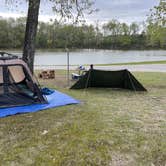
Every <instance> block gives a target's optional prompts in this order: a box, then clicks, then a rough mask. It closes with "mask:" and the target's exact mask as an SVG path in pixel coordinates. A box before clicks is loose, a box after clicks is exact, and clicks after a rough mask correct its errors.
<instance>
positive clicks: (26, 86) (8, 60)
mask: <svg viewBox="0 0 166 166" xmlns="http://www.w3.org/2000/svg"><path fill="white" fill-rule="evenodd" d="M35 103H47V100H46V99H45V97H43V95H42V93H41V89H40V87H39V85H38V84H37V81H36V80H35V79H34V77H33V76H32V73H31V72H30V70H29V68H28V66H27V64H26V63H25V62H24V61H23V60H22V59H19V58H18V57H17V56H14V55H11V54H8V53H5V52H0V108H5V107H14V106H22V105H30V104H35Z"/></svg>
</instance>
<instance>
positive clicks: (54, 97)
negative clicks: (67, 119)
mask: <svg viewBox="0 0 166 166" xmlns="http://www.w3.org/2000/svg"><path fill="white" fill-rule="evenodd" d="M51 91H52V90H51ZM46 99H47V101H48V103H47V104H32V105H26V106H20V107H12V108H0V117H1V118H2V117H6V116H10V115H15V114H21V113H28V112H36V111H41V110H46V109H49V108H54V107H59V106H64V105H69V104H79V103H80V102H79V101H78V100H76V99H74V98H72V97H70V96H68V95H66V94H64V93H61V92H58V91H54V92H53V93H52V94H51V95H46Z"/></svg>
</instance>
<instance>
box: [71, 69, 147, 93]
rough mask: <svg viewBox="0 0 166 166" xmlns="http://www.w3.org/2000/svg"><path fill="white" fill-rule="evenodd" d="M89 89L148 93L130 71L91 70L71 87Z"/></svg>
mask: <svg viewBox="0 0 166 166" xmlns="http://www.w3.org/2000/svg"><path fill="white" fill-rule="evenodd" d="M89 87H96V88H97V87H102V88H122V89H129V90H133V91H146V89H145V88H144V87H143V85H141V83H140V82H139V81H138V80H137V79H136V78H135V77H134V76H133V75H132V74H131V73H130V72H129V71H128V70H120V71H104V70H95V69H90V70H89V71H88V72H87V73H86V74H85V75H83V76H82V77H81V78H80V79H79V80H78V81H77V82H76V83H75V84H74V85H73V86H72V87H71V89H84V88H89Z"/></svg>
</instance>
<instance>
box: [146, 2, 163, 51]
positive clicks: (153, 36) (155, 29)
mask: <svg viewBox="0 0 166 166" xmlns="http://www.w3.org/2000/svg"><path fill="white" fill-rule="evenodd" d="M147 22H148V26H147V42H148V43H149V44H150V45H151V46H155V47H157V48H159V47H161V48H165V47H166V37H165V36H166V0H160V2H159V5H158V6H155V7H154V9H152V10H151V15H150V16H149V17H148V20H147Z"/></svg>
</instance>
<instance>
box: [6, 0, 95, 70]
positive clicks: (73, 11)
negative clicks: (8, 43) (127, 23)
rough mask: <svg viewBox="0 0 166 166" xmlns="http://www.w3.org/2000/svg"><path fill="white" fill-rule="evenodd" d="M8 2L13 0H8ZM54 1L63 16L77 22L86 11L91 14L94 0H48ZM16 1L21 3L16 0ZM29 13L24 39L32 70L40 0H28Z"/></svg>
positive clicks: (25, 59) (55, 8) (55, 9)
mask: <svg viewBox="0 0 166 166" xmlns="http://www.w3.org/2000/svg"><path fill="white" fill-rule="evenodd" d="M6 1H7V2H8V3H9V2H13V0H6ZM48 1H50V2H51V3H52V5H53V6H52V9H53V11H54V12H55V13H56V14H57V15H60V16H61V18H63V19H67V20H72V21H73V22H75V23H77V22H78V21H79V20H80V18H84V12H85V11H87V13H88V14H91V13H92V12H93V11H94V10H93V9H92V8H91V7H92V5H93V4H94V1H93V0H48ZM15 3H19V2H18V1H17V0H15ZM28 3H29V5H28V15H27V23H26V31H25V39H24V49H23V60H24V61H25V62H27V64H28V65H29V67H30V69H31V71H32V72H33V70H34V55H35V39H36V33H37V26H38V16H39V9H40V0H28Z"/></svg>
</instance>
